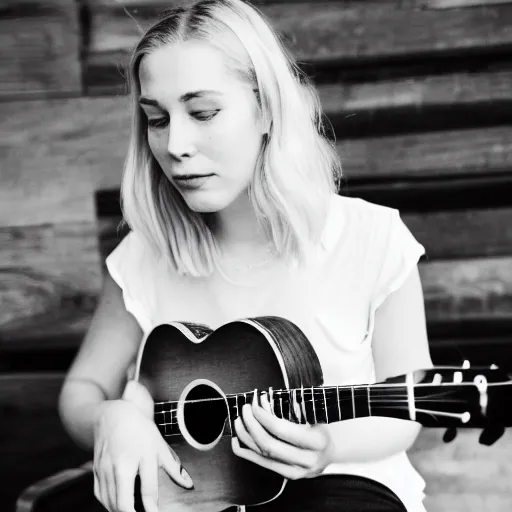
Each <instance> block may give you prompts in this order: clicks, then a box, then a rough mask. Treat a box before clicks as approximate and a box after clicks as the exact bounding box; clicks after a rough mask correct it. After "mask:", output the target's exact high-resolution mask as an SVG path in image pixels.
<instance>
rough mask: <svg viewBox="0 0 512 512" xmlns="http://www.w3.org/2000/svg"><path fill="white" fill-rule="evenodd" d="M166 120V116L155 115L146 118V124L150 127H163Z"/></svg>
mask: <svg viewBox="0 0 512 512" xmlns="http://www.w3.org/2000/svg"><path fill="white" fill-rule="evenodd" d="M168 122H169V118H168V117H155V118H152V119H148V126H149V127H150V128H165V126H167V123H168Z"/></svg>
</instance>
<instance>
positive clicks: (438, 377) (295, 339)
mask: <svg viewBox="0 0 512 512" xmlns="http://www.w3.org/2000/svg"><path fill="white" fill-rule="evenodd" d="M135 378H136V379H137V380H139V381H140V382H141V383H142V384H144V385H145V386H146V387H147V388H148V390H149V392H150V393H151V396H152V397H153V399H154V401H155V412H154V419H155V423H156V425H157V426H158V428H159V430H160V432H161V434H162V436H164V438H165V439H166V441H167V442H168V444H169V445H170V446H171V447H172V449H173V450H174V451H175V452H176V453H177V455H178V456H179V458H180V459H181V461H182V463H183V465H184V467H185V468H186V469H187V471H188V472H189V473H190V476H191V477H192V480H193V481H194V486H195V488H194V489H193V490H186V489H182V488H181V487H179V486H177V485H176V484H174V482H173V481H172V480H170V478H169V477H168V476H167V474H166V473H165V472H164V471H163V470H162V469H160V472H159V502H160V506H159V509H160V510H162V511H175V510H176V511H179V512H189V511H190V512H192V511H193V512H196V511H201V512H219V511H220V510H223V509H225V508H228V507H230V506H232V505H246V506H247V505H257V504H262V503H265V502H268V501H271V500H273V499H275V498H276V497H277V496H279V494H280V493H281V492H282V490H283V489H284V486H285V485H286V479H284V478H283V477H282V476H280V475H278V474H277V473H274V472H272V471H270V470H267V469H264V468H262V467H260V466H258V465H256V464H253V463H251V462H248V461H246V460H244V459H241V458H239V457H237V456H236V455H234V454H233V452H232V448H231V438H232V436H233V435H234V433H235V430H234V425H233V423H234V420H235V419H236V417H237V416H238V414H239V411H240V409H241V407H242V406H243V405H244V404H245V403H250V402H251V401H252V399H253V395H254V393H258V395H260V394H261V393H266V394H267V398H268V399H269V401H270V404H271V409H272V412H273V413H274V414H275V415H276V416H278V417H281V418H287V419H289V420H290V421H293V422H297V423H309V424H315V423H319V422H324V423H330V422H335V421H345V420H350V419H352V418H359V417H364V416H387V417H392V418H400V419H404V420H411V421H416V422H419V423H420V424H422V425H424V426H427V427H442V428H453V427H473V428H482V429H489V428H491V429H492V428H496V427H497V428H498V429H501V431H503V430H504V427H507V426H509V425H511V424H512V408H510V407H505V406H504V404H507V403H510V400H511V399H510V394H511V393H512V388H511V386H510V384H511V382H510V380H509V379H508V378H507V375H506V374H504V372H502V371H501V370H499V369H498V368H497V367H495V366H494V365H493V366H491V367H485V368H475V367H473V368H469V367H467V365H465V366H463V367H460V368H459V367H435V368H430V369H426V370H421V371H416V372H413V373H411V374H408V375H404V376H400V377H396V378H392V379H388V380H386V381H384V382H381V383H377V384H371V385H366V384H365V385H357V386H323V385H322V384H323V376H322V370H321V368H320V363H319V360H318V358H317V356H316V353H315V351H314V350H313V348H312V346H311V344H310V343H309V341H308V339H307V337H306V336H305V335H304V333H303V332H302V331H301V330H300V329H299V328H298V327H297V326H296V325H295V324H293V323H292V322H290V321H288V320H285V319H283V318H279V317H269V316H266V317H257V318H250V319H243V320H238V321H235V322H231V323H228V324H226V325H224V326H222V327H220V328H219V329H217V330H215V331H212V330H211V329H209V328H208V327H206V326H204V325H199V324H191V323H170V324H163V325H160V326H158V327H156V328H155V329H154V330H153V331H152V332H151V333H150V334H149V335H148V336H147V338H146V339H145V341H144V342H143V344H142V345H141V348H140V351H139V354H138V360H137V366H136V377H135ZM138 493H140V491H139V490H137V489H136V497H138V499H136V502H137V503H138V510H141V511H142V510H143V509H142V507H141V504H140V494H138Z"/></svg>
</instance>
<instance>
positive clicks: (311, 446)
mask: <svg viewBox="0 0 512 512" xmlns="http://www.w3.org/2000/svg"><path fill="white" fill-rule="evenodd" d="M262 400H266V397H263V398H262ZM252 413H253V415H254V417H255V418H256V419H257V420H258V422H259V423H260V424H261V425H262V426H263V427H264V428H265V430H267V431H268V432H270V433H271V434H272V435H273V436H275V437H277V438H278V439H281V440H282V441H285V442H287V443H290V444H292V445H294V446H298V447H300V448H304V449H307V450H313V451H320V450H324V449H325V448H326V446H327V439H326V436H325V434H324V433H323V432H322V430H321V429H320V428H317V426H312V427H311V426H309V425H298V424H296V423H292V422H291V421H288V420H285V419H282V418H278V417H277V416H274V415H272V414H271V413H269V412H267V411H266V410H265V409H264V408H263V407H260V406H259V405H258V404H253V405H252Z"/></svg>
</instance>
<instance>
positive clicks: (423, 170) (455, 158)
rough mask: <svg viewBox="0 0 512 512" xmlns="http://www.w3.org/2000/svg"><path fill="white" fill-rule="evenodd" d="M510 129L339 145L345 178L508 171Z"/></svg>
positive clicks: (511, 153)
mask: <svg viewBox="0 0 512 512" xmlns="http://www.w3.org/2000/svg"><path fill="white" fill-rule="evenodd" d="M511 133H512V126H496V127H491V128H485V129H478V128H475V129H468V130H454V131H448V132H445V131H440V132H429V133H422V134H413V135H400V136H389V137H378V138H377V137H376V138H368V139H350V140H341V141H339V142H338V143H337V149H338V153H339V154H340V156H341V159H342V164H343V168H344V172H345V174H346V175H347V176H348V177H349V178H375V177H379V178H402V177H407V178H408V179H414V178H424V177H425V176H438V177H442V176H443V175H460V176H468V175H470V174H471V175H475V174H494V173H502V172H505V173H506V172H510V170H511V169H512V137H511V136H510V135H511Z"/></svg>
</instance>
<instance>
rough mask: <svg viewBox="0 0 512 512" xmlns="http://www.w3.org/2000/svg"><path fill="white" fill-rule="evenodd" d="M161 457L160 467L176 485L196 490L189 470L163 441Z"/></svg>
mask: <svg viewBox="0 0 512 512" xmlns="http://www.w3.org/2000/svg"><path fill="white" fill-rule="evenodd" d="M159 455H160V465H161V466H162V468H163V469H164V470H165V472H166V473H167V474H168V475H169V476H170V478H171V479H172V480H173V481H174V482H175V483H176V484H178V485H180V486H181V487H184V488H185V489H193V488H194V482H193V481H192V478H190V475H189V474H188V473H187V470H186V469H185V468H184V467H183V466H182V465H181V461H180V460H179V459H178V456H177V455H176V454H175V453H174V452H173V451H172V450H171V449H170V448H169V446H168V445H167V443H166V442H165V440H163V439H162V447H161V449H160V453H159Z"/></svg>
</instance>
